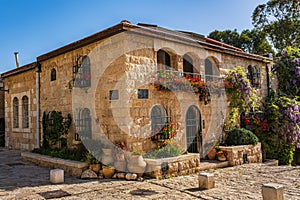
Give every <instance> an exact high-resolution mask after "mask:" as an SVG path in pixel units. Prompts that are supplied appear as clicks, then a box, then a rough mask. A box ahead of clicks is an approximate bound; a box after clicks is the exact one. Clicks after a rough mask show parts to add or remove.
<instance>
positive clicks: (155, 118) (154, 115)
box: [151, 105, 168, 133]
mask: <svg viewBox="0 0 300 200" xmlns="http://www.w3.org/2000/svg"><path fill="white" fill-rule="evenodd" d="M167 122H168V116H167V114H166V110H165V109H164V108H163V107H162V106H160V105H156V106H154V107H153V108H152V110H151V130H152V131H153V132H154V133H158V132H160V130H161V129H162V128H163V127H164V126H165V125H166V123H167Z"/></svg>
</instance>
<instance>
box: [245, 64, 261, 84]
mask: <svg viewBox="0 0 300 200" xmlns="http://www.w3.org/2000/svg"><path fill="white" fill-rule="evenodd" d="M247 78H248V79H249V81H250V83H251V85H252V86H253V87H254V88H260V72H259V70H258V69H257V68H256V67H252V66H251V65H249V66H248V67H247Z"/></svg>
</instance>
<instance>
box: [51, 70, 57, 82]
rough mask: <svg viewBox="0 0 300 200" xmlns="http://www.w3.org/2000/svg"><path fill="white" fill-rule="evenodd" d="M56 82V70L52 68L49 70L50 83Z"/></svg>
mask: <svg viewBox="0 0 300 200" xmlns="http://www.w3.org/2000/svg"><path fill="white" fill-rule="evenodd" d="M55 80H56V69H55V68H53V69H51V81H55Z"/></svg>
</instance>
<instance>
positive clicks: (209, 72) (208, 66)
mask: <svg viewBox="0 0 300 200" xmlns="http://www.w3.org/2000/svg"><path fill="white" fill-rule="evenodd" d="M205 81H206V82H209V81H213V63H212V62H211V61H210V60H209V59H208V58H206V59H205Z"/></svg>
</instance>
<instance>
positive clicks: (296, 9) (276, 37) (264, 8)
mask: <svg viewBox="0 0 300 200" xmlns="http://www.w3.org/2000/svg"><path fill="white" fill-rule="evenodd" d="M252 24H253V25H254V27H255V28H257V29H259V30H261V31H263V32H264V33H265V34H266V35H267V36H268V38H269V39H270V41H271V42H272V44H273V46H274V47H275V48H276V49H277V50H278V51H279V52H280V51H282V50H283V49H284V48H285V47H286V46H294V47H299V46H300V1H299V0H269V1H268V2H267V3H266V4H261V5H258V6H257V7H256V8H255V10H254V12H253V14H252Z"/></svg>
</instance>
